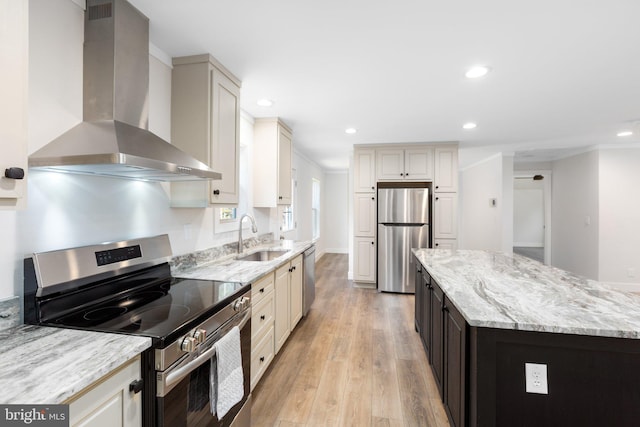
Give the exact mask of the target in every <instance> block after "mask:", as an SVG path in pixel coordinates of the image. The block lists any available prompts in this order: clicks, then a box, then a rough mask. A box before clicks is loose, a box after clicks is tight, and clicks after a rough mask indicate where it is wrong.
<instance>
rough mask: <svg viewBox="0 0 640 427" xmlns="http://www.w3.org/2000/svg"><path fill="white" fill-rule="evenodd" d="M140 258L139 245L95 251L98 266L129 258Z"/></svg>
mask: <svg viewBox="0 0 640 427" xmlns="http://www.w3.org/2000/svg"><path fill="white" fill-rule="evenodd" d="M136 258H142V250H141V249H140V245H133V246H127V247H124V248H116V249H108V250H106V251H99V252H96V261H97V263H98V267H100V266H103V265H109V264H115V263H116V262H122V261H129V260H130V259H136Z"/></svg>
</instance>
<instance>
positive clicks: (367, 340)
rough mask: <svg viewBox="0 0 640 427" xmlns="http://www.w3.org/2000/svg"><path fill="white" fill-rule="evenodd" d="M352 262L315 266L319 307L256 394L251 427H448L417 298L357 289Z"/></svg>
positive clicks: (337, 259) (334, 259)
mask: <svg viewBox="0 0 640 427" xmlns="http://www.w3.org/2000/svg"><path fill="white" fill-rule="evenodd" d="M347 263H348V259H347V255H338V254H326V255H324V256H323V257H322V258H320V259H319V260H318V262H317V264H316V299H315V302H314V303H313V306H312V307H311V310H310V311H309V315H308V316H307V317H306V318H304V319H302V320H301V321H300V323H299V324H298V326H297V327H296V328H295V330H294V331H293V333H292V334H291V336H290V337H289V340H288V341H287V343H286V344H285V345H284V347H283V348H282V349H281V350H280V352H279V353H278V355H277V356H276V358H275V359H274V361H273V362H272V364H271V366H270V367H269V370H268V371H267V372H266V373H265V375H264V376H263V377H262V380H261V381H260V383H259V384H258V385H257V386H256V388H255V390H254V392H253V409H252V412H251V416H252V422H251V425H252V426H280V427H285V426H420V427H436V426H437V427H439V426H449V423H448V421H447V417H446V414H445V412H444V407H443V406H442V403H441V402H440V397H439V395H438V391H437V389H436V385H435V383H434V380H433V376H432V374H431V369H430V367H429V364H428V362H427V359H426V356H425V353H424V350H423V349H422V344H421V343H420V338H419V336H418V334H417V333H416V332H415V329H414V323H413V315H414V297H413V295H398V294H386V293H378V292H376V291H375V290H369V289H360V288H354V287H353V284H352V282H350V281H348V280H347Z"/></svg>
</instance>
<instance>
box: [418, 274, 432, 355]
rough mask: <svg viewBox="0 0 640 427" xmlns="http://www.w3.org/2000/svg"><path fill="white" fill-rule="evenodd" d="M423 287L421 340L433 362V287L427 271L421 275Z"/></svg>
mask: <svg viewBox="0 0 640 427" xmlns="http://www.w3.org/2000/svg"><path fill="white" fill-rule="evenodd" d="M421 279H422V280H421V282H422V283H421V287H422V289H423V299H422V319H420V320H421V323H422V329H421V330H420V338H422V345H423V346H424V350H425V352H426V353H427V356H428V357H429V360H431V356H430V354H431V340H432V332H431V299H432V298H433V296H432V292H433V291H432V287H431V276H429V273H427V271H426V270H425V269H423V270H422V275H421Z"/></svg>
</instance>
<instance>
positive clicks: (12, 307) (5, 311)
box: [0, 296, 20, 331]
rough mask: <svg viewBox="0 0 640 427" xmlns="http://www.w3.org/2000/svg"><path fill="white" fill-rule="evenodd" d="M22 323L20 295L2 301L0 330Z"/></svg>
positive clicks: (0, 304) (0, 303)
mask: <svg viewBox="0 0 640 427" xmlns="http://www.w3.org/2000/svg"><path fill="white" fill-rule="evenodd" d="M19 324H20V297H17V296H16V297H9V298H7V299H3V300H2V301H0V331H2V330H5V329H9V328H12V327H14V326H17V325H19Z"/></svg>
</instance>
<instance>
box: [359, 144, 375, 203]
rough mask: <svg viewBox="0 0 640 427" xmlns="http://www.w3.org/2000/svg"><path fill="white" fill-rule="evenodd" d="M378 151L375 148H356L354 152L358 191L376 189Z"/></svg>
mask: <svg viewBox="0 0 640 427" xmlns="http://www.w3.org/2000/svg"><path fill="white" fill-rule="evenodd" d="M375 165H376V152H375V151H374V150H356V152H355V154H354V166H355V179H354V180H355V182H354V191H355V192H356V193H366V192H373V191H375V189H376V170H375Z"/></svg>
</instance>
